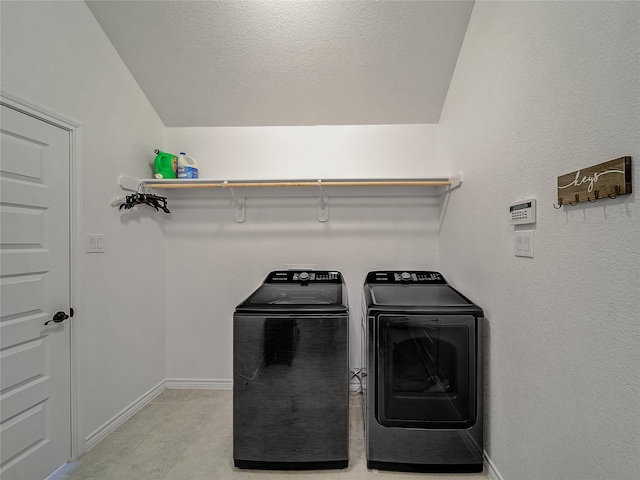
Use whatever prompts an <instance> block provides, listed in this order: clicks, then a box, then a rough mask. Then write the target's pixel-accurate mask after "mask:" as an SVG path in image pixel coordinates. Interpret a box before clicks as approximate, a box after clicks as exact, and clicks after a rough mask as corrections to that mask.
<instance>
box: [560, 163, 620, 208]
mask: <svg viewBox="0 0 640 480" xmlns="http://www.w3.org/2000/svg"><path fill="white" fill-rule="evenodd" d="M631 184H632V183H631V157H620V158H616V159H615V160H609V161H608V162H604V163H600V164H598V165H593V166H592V167H588V168H583V169H581V170H577V171H575V172H571V173H567V174H565V175H562V176H560V177H558V205H554V207H556V208H560V207H562V206H563V205H577V204H578V203H580V202H586V201H589V202H591V203H594V202H597V201H598V200H599V199H601V198H607V197H608V198H616V197H617V196H619V195H627V194H629V193H631Z"/></svg>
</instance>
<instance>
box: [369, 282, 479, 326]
mask: <svg viewBox="0 0 640 480" xmlns="http://www.w3.org/2000/svg"><path fill="white" fill-rule="evenodd" d="M365 290H366V291H368V292H367V295H366V297H367V303H368V306H369V307H370V308H378V309H380V310H393V309H395V310H420V311H422V312H424V313H450V314H452V313H457V314H462V313H469V314H474V315H477V316H482V309H481V308H480V307H479V306H477V305H475V304H474V303H473V302H472V301H471V300H469V299H468V298H466V297H465V296H464V295H462V294H461V293H460V292H458V291H457V290H456V289H454V288H453V287H452V286H450V285H449V284H448V283H447V282H446V280H445V279H444V278H443V277H442V275H441V274H440V273H438V272H427V271H409V272H401V271H390V272H370V273H369V274H368V275H367V280H366V282H365Z"/></svg>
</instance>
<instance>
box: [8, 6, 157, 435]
mask: <svg viewBox="0 0 640 480" xmlns="http://www.w3.org/2000/svg"><path fill="white" fill-rule="evenodd" d="M1 8H2V10H1V15H2V52H1V56H2V72H1V73H2V84H1V86H2V90H3V91H5V92H8V93H10V94H13V95H16V96H19V97H21V98H23V99H24V100H27V101H29V102H31V103H34V104H36V105H39V106H40V107H43V108H46V109H48V110H50V111H53V112H56V113H58V114H60V115H63V116H65V117H68V118H70V119H73V120H75V121H76V122H78V123H80V124H82V131H83V144H84V149H83V151H82V152H81V158H82V160H83V161H84V164H83V179H82V182H83V185H84V186H83V192H82V196H83V205H82V208H83V216H82V219H81V221H82V225H83V229H84V232H86V233H104V234H105V235H106V248H107V252H106V253H104V254H88V255H84V256H83V263H84V268H83V277H84V278H83V283H82V304H81V305H74V307H75V308H76V312H77V315H76V316H75V317H74V319H73V321H74V322H76V323H78V324H79V325H78V330H79V331H80V332H81V339H80V343H81V344H82V346H83V350H82V352H80V353H81V355H82V359H83V361H82V370H83V378H84V393H85V398H84V401H85V404H84V411H85V418H84V425H85V435H90V434H91V433H92V432H94V431H95V430H96V429H98V428H99V427H100V426H101V425H102V424H104V423H105V422H107V421H108V420H109V419H111V418H112V417H113V416H114V415H116V414H117V413H118V412H120V411H121V410H122V409H123V408H125V407H127V406H128V405H130V404H131V402H133V401H134V400H135V399H136V398H138V397H140V396H141V395H142V394H144V393H146V392H147V391H149V390H150V389H151V388H152V387H154V386H156V385H157V384H158V383H159V382H161V381H162V380H164V378H165V362H164V343H165V325H164V318H165V317H164V301H163V298H164V261H163V259H164V255H165V253H164V252H165V249H164V241H163V232H162V220H161V218H162V217H161V215H158V214H156V213H150V212H148V211H147V212H143V211H141V212H140V213H134V214H123V213H121V212H119V211H118V210H117V209H115V208H113V207H111V206H110V202H111V200H112V199H113V198H114V197H115V196H118V195H123V194H125V192H123V191H122V190H121V189H120V187H118V185H117V180H118V175H120V174H124V173H126V174H130V175H136V176H141V177H146V176H148V175H149V166H148V163H149V162H150V161H152V160H153V148H155V147H157V146H161V145H162V143H163V142H164V127H163V124H162V122H161V121H160V119H159V117H158V116H157V114H156V113H155V111H154V110H153V109H152V108H151V106H150V104H149V102H148V101H147V99H146V97H145V96H144V94H143V93H142V91H141V90H140V88H139V87H138V85H137V84H136V82H135V81H134V79H133V77H132V76H131V75H130V73H129V72H128V70H127V69H126V67H125V66H124V64H123V62H122V61H121V59H120V57H119V56H118V55H117V53H116V52H115V50H114V48H113V46H112V45H111V44H110V43H109V41H108V40H107V38H106V36H105V35H104V33H103V32H102V30H101V28H100V27H99V25H98V23H97V22H96V20H95V18H94V17H93V15H92V14H91V12H90V11H89V9H88V8H87V6H86V5H85V4H84V2H57V1H50V2H2V6H1Z"/></svg>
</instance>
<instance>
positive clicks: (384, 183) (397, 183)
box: [119, 173, 462, 222]
mask: <svg viewBox="0 0 640 480" xmlns="http://www.w3.org/2000/svg"><path fill="white" fill-rule="evenodd" d="M119 184H120V186H121V187H122V188H124V189H126V190H132V191H137V190H139V189H140V188H149V187H152V188H158V189H196V188H221V189H227V190H229V192H230V193H231V196H232V197H233V201H234V203H235V210H236V212H235V218H236V221H237V222H244V220H245V194H244V192H243V190H244V189H256V188H271V189H273V188H289V187H295V188H305V187H312V188H317V189H318V221H320V222H326V221H327V220H328V219H329V205H328V199H327V195H326V192H325V190H324V188H325V187H327V188H328V187H332V188H333V187H355V188H349V189H348V193H345V195H344V196H358V188H357V187H428V188H430V189H435V194H436V195H441V194H443V193H446V192H448V191H449V190H451V189H452V188H456V187H458V186H460V185H461V184H462V174H461V173H460V174H458V175H454V176H451V177H438V178H407V179H397V178H389V179H327V180H322V179H318V180H216V179H208V178H195V179H138V178H133V177H128V176H125V175H122V176H120V178H119Z"/></svg>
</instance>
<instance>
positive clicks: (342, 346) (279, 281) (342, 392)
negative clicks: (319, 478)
mask: <svg viewBox="0 0 640 480" xmlns="http://www.w3.org/2000/svg"><path fill="white" fill-rule="evenodd" d="M348 458H349V312H348V300H347V290H346V286H345V284H344V281H343V278H342V275H341V274H340V273H339V272H336V271H320V270H311V271H295V270H283V271H274V272H271V273H270V274H269V275H268V276H267V278H266V279H265V280H264V282H263V284H262V285H261V286H260V287H259V288H258V289H257V290H256V291H255V292H254V293H253V294H251V295H250V296H249V297H248V298H247V299H246V300H245V301H244V302H242V303H241V304H240V305H238V306H237V307H236V311H235V313H234V315H233V459H234V464H235V466H236V467H239V468H257V469H286V470H291V469H321V468H344V467H346V466H347V464H348Z"/></svg>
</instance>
